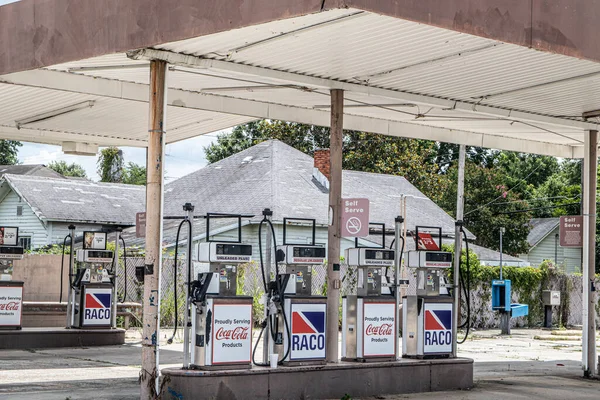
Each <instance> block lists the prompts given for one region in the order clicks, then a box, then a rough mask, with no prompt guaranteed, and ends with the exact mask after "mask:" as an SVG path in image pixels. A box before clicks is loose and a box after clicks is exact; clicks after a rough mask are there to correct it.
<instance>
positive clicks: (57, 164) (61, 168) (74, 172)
mask: <svg viewBox="0 0 600 400" xmlns="http://www.w3.org/2000/svg"><path fill="white" fill-rule="evenodd" d="M48 168H50V169H52V170H54V171H56V172H58V173H59V174H61V175H63V176H73V177H76V178H87V174H86V173H85V170H84V169H83V167H82V166H81V165H79V164H77V163H71V164H68V163H67V162H66V161H63V160H60V161H52V162H51V163H50V164H48Z"/></svg>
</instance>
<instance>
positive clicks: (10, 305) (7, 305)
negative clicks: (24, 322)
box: [0, 301, 21, 311]
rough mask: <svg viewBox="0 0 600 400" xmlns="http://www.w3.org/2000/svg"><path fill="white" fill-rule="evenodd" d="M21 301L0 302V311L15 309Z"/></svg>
mask: <svg viewBox="0 0 600 400" xmlns="http://www.w3.org/2000/svg"><path fill="white" fill-rule="evenodd" d="M20 305H21V303H19V302H18V301H9V302H8V303H4V304H0V311H17V310H18V309H19V306H20Z"/></svg>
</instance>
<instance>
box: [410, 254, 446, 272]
mask: <svg viewBox="0 0 600 400" xmlns="http://www.w3.org/2000/svg"><path fill="white" fill-rule="evenodd" d="M407 258H408V266H409V267H411V268H450V267H452V253H449V252H446V251H409V252H408V253H407Z"/></svg>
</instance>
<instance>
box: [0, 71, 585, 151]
mask: <svg viewBox="0 0 600 400" xmlns="http://www.w3.org/2000/svg"><path fill="white" fill-rule="evenodd" d="M0 82H2V83H8V84H14V85H21V86H30V87H38V88H46V89H52V90H58V91H67V92H73V93H83V94H88V95H93V96H100V97H106V98H114V99H123V100H129V101H135V102H144V103H146V102H148V90H149V89H148V85H146V84H142V83H133V82H125V81H119V80H111V79H105V78H96V77H91V76H85V75H80V74H74V73H68V72H61V71H52V70H45V69H43V70H35V71H25V72H19V73H15V74H10V75H5V76H3V77H1V78H0ZM359 86H360V85H359ZM167 101H168V105H169V106H171V107H185V108H188V109H196V110H205V111H212V112H217V113H225V114H231V115H241V116H247V117H252V118H266V119H278V120H283V121H291V122H299V123H308V124H315V125H321V126H327V125H329V119H330V113H329V111H327V110H319V109H314V108H304V107H295V106H289V105H282V104H274V103H267V102H261V101H255V100H247V99H239V98H233V97H228V96H222V95H215V94H207V93H200V92H192V91H186V90H181V89H173V88H170V89H168V93H167ZM573 122H576V121H573ZM344 128H345V129H349V130H358V131H366V132H372V133H380V134H385V135H391V136H399V137H409V138H418V139H427V140H436V141H442V142H450V143H459V144H465V145H469V146H481V147H486V148H499V149H504V150H511V151H517V152H534V153H539V154H545V155H551V156H556V157H563V158H572V157H574V148H575V146H571V145H564V144H556V143H548V142H542V141H531V140H526V139H518V138H511V137H505V136H500V135H491V134H482V133H477V132H470V131H465V130H455V129H448V128H443V127H434V126H429V125H424V124H414V123H407V122H400V121H393V120H387V119H378V118H372V117H366V116H361V115H354V114H351V113H346V114H345V115H344ZM22 131H23V130H20V131H19V130H17V129H16V128H13V129H12V130H10V131H8V132H7V133H8V134H6V135H5V136H6V138H10V139H22V140H27V139H25V137H24V136H21V134H22V133H24V132H22ZM1 132H2V128H1V127H0V134H1ZM9 134H10V135H9ZM40 134H41V133H40ZM62 134H63V133H60V135H62ZM167 137H168V133H167ZM79 139H80V140H82V139H83V141H85V142H89V141H90V139H92V137H85V138H84V137H83V136H81V137H80V138H79ZM69 140H74V141H75V140H77V137H76V136H74V137H69ZM116 141H117V139H115V142H116ZM124 145H129V146H145V145H146V143H145V141H144V142H141V141H135V142H134V141H131V142H129V143H128V144H124Z"/></svg>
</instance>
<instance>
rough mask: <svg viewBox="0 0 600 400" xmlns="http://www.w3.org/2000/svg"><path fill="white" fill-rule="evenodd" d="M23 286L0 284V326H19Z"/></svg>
mask: <svg viewBox="0 0 600 400" xmlns="http://www.w3.org/2000/svg"><path fill="white" fill-rule="evenodd" d="M22 304H23V288H22V287H19V286H0V326H14V327H19V326H21V308H22Z"/></svg>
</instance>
